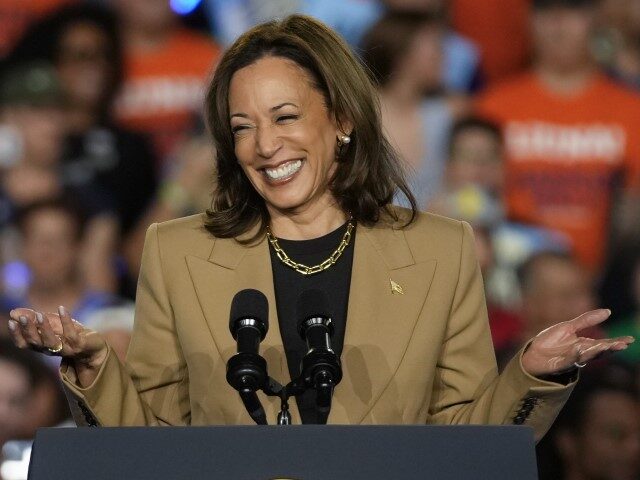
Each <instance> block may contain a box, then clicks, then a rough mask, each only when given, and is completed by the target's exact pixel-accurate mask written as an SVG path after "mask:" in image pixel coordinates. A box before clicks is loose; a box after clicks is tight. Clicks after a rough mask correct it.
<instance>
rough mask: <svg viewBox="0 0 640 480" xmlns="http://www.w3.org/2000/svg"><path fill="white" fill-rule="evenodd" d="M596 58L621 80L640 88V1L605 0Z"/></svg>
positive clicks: (631, 86) (596, 44) (597, 40)
mask: <svg viewBox="0 0 640 480" xmlns="http://www.w3.org/2000/svg"><path fill="white" fill-rule="evenodd" d="M598 20H599V29H598V30H599V31H598V35H597V36H596V39H595V42H594V43H595V50H596V58H597V59H598V60H599V62H600V63H601V64H602V65H603V67H604V68H605V69H606V71H607V72H608V73H609V74H610V75H611V76H612V77H613V78H614V79H615V80H617V81H619V82H620V83H622V84H623V85H626V86H628V87H630V88H633V89H635V90H636V91H640V3H638V2H637V1H635V0H601V1H600V9H599V11H598Z"/></svg>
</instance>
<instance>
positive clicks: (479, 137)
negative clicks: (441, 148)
mask: <svg viewBox="0 0 640 480" xmlns="http://www.w3.org/2000/svg"><path fill="white" fill-rule="evenodd" d="M447 151H448V159H447V163H446V170H445V174H444V182H443V191H442V192H441V193H440V195H439V196H440V198H442V197H443V196H444V197H446V196H447V194H448V193H452V192H456V191H458V190H460V189H463V188H466V187H470V186H471V187H477V188H479V189H481V190H482V191H484V192H486V193H487V194H489V195H491V196H492V197H493V198H495V199H500V198H501V197H502V194H503V191H504V158H503V156H504V150H503V144H502V133H501V131H500V128H499V127H498V126H497V125H496V124H494V123H492V122H490V121H487V120H484V119H482V118H478V117H473V116H465V117H463V118H461V119H460V120H458V121H456V122H455V123H454V124H453V126H452V128H451V134H450V136H449V141H448V145H447ZM442 200H444V198H442ZM434 202H435V201H434ZM436 203H437V202H436ZM433 206H434V204H431V205H430V206H429V208H430V209H432V208H433Z"/></svg>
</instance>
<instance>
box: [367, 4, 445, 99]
mask: <svg viewBox="0 0 640 480" xmlns="http://www.w3.org/2000/svg"><path fill="white" fill-rule="evenodd" d="M426 27H429V28H433V29H441V28H442V21H441V19H440V17H438V16H436V15H434V14H430V13H418V12H411V11H390V12H387V13H386V14H385V15H384V16H383V17H382V18H381V19H380V20H378V21H377V22H376V23H375V24H374V25H373V26H372V27H371V28H370V29H369V30H368V31H367V33H366V34H365V36H364V38H363V39H362V44H361V49H362V59H363V61H364V62H365V63H366V64H367V66H368V67H369V68H370V69H371V71H372V73H373V75H374V78H375V80H376V82H377V83H378V85H380V86H382V87H384V86H385V85H386V84H387V83H388V82H389V80H390V79H391V77H392V75H393V73H394V72H395V71H396V66H397V64H398V62H400V61H401V60H402V58H403V57H404V56H405V55H406V54H407V49H408V46H409V45H410V44H411V42H413V40H414V38H415V37H416V35H417V34H418V32H420V31H421V30H422V29H423V28H426Z"/></svg>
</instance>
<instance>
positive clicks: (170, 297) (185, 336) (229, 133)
mask: <svg viewBox="0 0 640 480" xmlns="http://www.w3.org/2000/svg"><path fill="white" fill-rule="evenodd" d="M207 108H208V119H209V127H210V130H211V132H212V133H213V138H214V141H215V145H216V148H217V157H216V164H217V172H218V173H217V174H218V178H217V182H216V183H217V187H216V190H215V191H214V194H213V203H212V206H211V208H210V209H209V211H207V212H206V213H204V214H200V215H195V216H191V217H187V218H183V219H178V220H173V221H170V222H166V223H162V224H159V225H152V226H151V227H150V228H149V230H148V233H147V238H146V243H145V248H144V253H143V259H142V268H141V273H140V279H139V282H138V292H137V297H136V316H135V327H134V332H133V336H132V339H131V345H130V348H129V352H128V354H127V359H126V366H123V365H122V364H120V362H119V360H118V358H117V357H116V355H115V354H114V353H113V349H112V348H111V347H110V346H109V345H108V343H107V342H105V340H104V338H103V337H102V336H101V335H99V334H98V333H96V332H93V331H91V330H89V329H87V328H85V327H84V326H82V325H80V324H79V323H77V322H73V321H72V319H71V318H70V316H69V315H68V313H67V312H66V310H65V309H64V308H61V309H60V310H59V313H58V314H57V315H54V314H47V315H43V314H42V313H40V312H34V311H32V310H28V309H23V308H21V309H15V310H13V311H12V312H11V317H12V320H11V321H10V323H9V328H10V330H11V333H12V335H13V338H14V341H15V342H16V344H18V345H19V346H22V347H29V348H33V349H36V350H40V351H45V352H47V353H51V354H57V355H61V356H62V357H64V358H63V362H62V369H61V373H62V378H63V381H64V384H65V387H66V388H67V390H68V391H69V394H70V398H72V399H73V400H74V403H76V402H77V404H79V405H80V411H81V412H80V411H79V412H77V413H79V414H78V415H76V420H77V421H78V422H79V423H82V424H87V423H88V424H93V425H107V426H115V425H187V424H190V425H207V424H243V423H251V422H252V417H251V416H250V415H249V413H248V412H247V409H246V408H244V406H243V403H242V402H241V401H240V399H239V398H238V393H237V391H236V390H234V389H233V388H232V387H231V386H229V385H228V384H227V377H226V373H227V365H228V362H229V360H230V358H231V357H233V356H234V354H235V353H236V351H237V347H238V345H237V344H236V342H235V341H234V338H233V337H232V335H231V334H230V333H229V322H228V321H227V319H228V318H229V310H230V305H231V304H232V300H233V302H234V305H235V304H236V302H235V296H236V294H237V293H238V292H239V291H243V290H245V289H255V290H259V291H261V292H264V296H265V297H266V298H267V301H268V302H267V303H268V306H267V305H266V304H265V305H264V310H268V312H269V313H268V316H269V317H270V318H271V321H270V322H268V323H269V324H270V325H271V329H270V330H269V331H268V333H267V332H266V327H265V328H264V329H263V330H262V331H261V333H264V339H263V340H262V343H261V344H260V352H261V353H262V354H263V355H264V359H265V364H266V365H267V366H268V372H269V375H271V376H272V377H273V378H275V379H276V380H277V381H278V382H279V383H281V384H283V385H284V384H287V383H288V382H289V381H290V380H291V379H296V378H298V379H300V378H302V380H301V381H304V386H305V388H306V391H305V392H304V393H301V394H299V395H297V396H296V403H295V404H294V405H292V406H291V417H292V420H293V422H294V423H325V422H328V423H339V424H425V423H440V424H453V423H493V424H528V425H530V426H532V427H533V428H534V430H535V432H536V435H537V437H538V438H540V437H541V436H542V435H543V434H544V433H545V432H546V430H547V429H548V428H549V426H550V424H551V422H552V421H553V419H554V418H555V417H556V415H557V413H558V410H559V409H560V408H561V406H562V405H563V403H564V401H565V400H566V399H567V397H568V395H569V392H570V391H571V388H572V386H573V384H574V381H575V378H576V377H577V375H576V372H577V371H578V368H580V367H582V366H584V362H587V361H588V360H590V359H592V358H594V357H595V356H597V355H599V354H601V353H602V352H604V351H607V350H610V351H615V350H622V349H624V348H626V346H627V344H628V343H630V342H631V341H632V338H630V337H621V338H617V339H604V340H593V339H590V338H585V337H581V336H579V332H580V330H582V329H583V328H586V327H589V326H592V325H595V324H597V323H600V322H602V321H604V320H605V319H606V318H607V317H608V316H609V312H608V311H606V310H595V311H592V312H588V313H585V314H583V315H581V316H579V317H577V318H575V319H573V320H569V319H567V320H568V321H565V322H562V323H560V324H558V325H555V326H553V327H551V328H548V329H546V330H545V331H543V332H542V333H540V334H538V335H537V336H536V337H535V338H533V339H532V340H530V341H529V342H528V343H527V345H526V346H523V348H522V349H521V350H520V352H518V354H517V355H516V357H515V358H514V359H513V360H512V361H511V362H510V363H509V364H508V365H507V367H506V368H505V370H504V372H503V373H502V374H501V375H498V372H497V368H496V362H495V356H494V353H493V348H492V344H491V335H490V332H489V327H488V322H487V313H486V306H485V299H484V293H483V291H484V290H483V285H482V277H481V274H480V269H479V268H478V262H477V260H476V258H475V253H474V241H473V234H472V232H471V229H470V227H469V226H468V225H467V224H465V223H462V222H458V221H455V220H451V219H446V218H442V217H438V216H435V215H431V214H427V213H421V212H417V211H416V209H415V201H414V200H413V197H412V196H411V194H410V193H409V191H408V189H407V186H406V182H405V180H404V176H403V171H402V168H401V166H400V163H399V161H398V157H397V155H396V153H395V152H394V151H393V149H392V148H391V147H390V146H389V143H388V142H387V140H386V139H385V136H384V134H383V133H382V129H381V126H380V115H379V110H378V103H377V98H376V96H375V93H374V88H373V85H372V83H371V81H370V80H369V77H368V75H367V73H366V71H365V70H364V69H363V67H362V66H361V65H360V63H359V62H358V61H357V59H356V58H355V57H354V56H353V55H352V54H351V52H350V51H349V49H348V48H347V47H346V46H345V44H344V43H343V41H342V40H341V39H340V38H339V37H338V36H337V35H336V34H335V33H333V32H332V31H331V30H329V29H328V28H327V27H325V26H324V25H322V24H320V23H319V22H317V21H315V20H313V19H311V18H308V17H304V16H297V15H294V16H291V17H288V18H286V19H284V20H282V21H278V22H269V23H266V24H263V25H259V26H257V27H255V28H254V29H252V30H250V31H249V32H247V33H246V34H244V35H243V36H242V37H241V38H240V39H238V40H237V42H236V43H235V44H234V45H233V46H231V47H230V49H229V50H228V51H227V52H226V53H225V55H224V56H223V58H222V60H221V62H220V64H219V65H218V67H217V70H216V73H215V76H214V78H213V80H212V82H211V85H210V88H209V92H208V95H207ZM398 191H401V192H403V193H404V194H405V195H406V196H407V197H408V198H409V203H411V204H412V205H413V208H412V209H401V208H398V207H394V206H393V205H391V201H392V199H393V198H394V195H395V194H396V193H397V192H398ZM325 297H326V298H327V299H330V302H329V301H328V300H327V302H326V303H329V304H328V305H323V302H322V301H320V299H322V298H325ZM316 300H317V301H316ZM305 302H306V303H305ZM240 303H242V302H240ZM249 303H250V302H249ZM262 303H265V302H262ZM297 304H298V306H299V307H300V312H298V311H297V310H296V305H297ZM309 304H313V305H311V306H310V305H309ZM246 306H247V305H243V307H246ZM311 307H313V314H314V315H315V314H316V313H317V312H319V311H320V310H322V311H323V312H327V313H323V314H322V315H323V316H329V317H331V320H330V324H331V327H332V328H331V329H329V327H328V326H327V325H325V326H327V329H329V330H331V331H332V334H333V337H332V339H331V347H332V349H333V352H335V355H336V358H334V357H332V359H333V360H332V362H336V364H337V365H339V364H340V362H341V364H342V377H341V378H342V380H341V382H340V383H339V384H335V383H330V385H329V386H330V391H331V392H332V395H333V399H332V401H331V402H330V405H331V409H330V413H329V411H328V410H327V409H326V408H324V406H325V405H326V404H325V403H323V402H324V401H326V398H321V395H320V393H319V390H320V387H319V384H318V383H313V382H312V381H310V380H307V377H305V376H303V377H301V364H302V365H303V367H304V365H305V359H308V357H307V355H309V353H308V352H309V349H308V347H307V345H306V343H305V341H304V340H303V339H302V338H301V337H300V335H299V327H298V325H300V326H301V327H300V329H301V330H302V332H303V333H304V332H305V331H306V330H305V328H306V327H305V325H307V324H305V323H304V322H306V321H309V320H314V321H315V320H317V318H316V317H309V316H305V315H303V314H304V313H305V312H306V313H307V314H311V313H312V312H309V311H307V310H309V309H311ZM316 308H317V309H319V310H317V311H316V310H315V309H316ZM234 311H235V310H234ZM301 312H302V313H301ZM318 314H319V313H318ZM251 318H253V317H251ZM309 328H311V327H309ZM312 352H313V350H312ZM338 359H340V360H338ZM331 365H334V363H332V364H331ZM322 391H323V392H325V393H326V389H323V390H322ZM316 394H317V395H316ZM258 398H259V399H260V401H261V402H262V404H263V405H264V410H265V412H266V418H275V417H276V414H277V413H278V411H279V410H280V406H281V402H280V399H279V398H275V397H266V396H263V395H262V393H260V396H259V397H258ZM329 398H330V395H329ZM263 418H265V417H262V419H263ZM260 421H262V420H260Z"/></svg>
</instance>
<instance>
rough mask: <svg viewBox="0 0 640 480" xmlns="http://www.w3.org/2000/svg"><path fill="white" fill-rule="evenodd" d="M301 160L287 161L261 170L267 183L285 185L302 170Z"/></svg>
mask: <svg viewBox="0 0 640 480" xmlns="http://www.w3.org/2000/svg"><path fill="white" fill-rule="evenodd" d="M302 164H303V160H302V159H298V160H288V161H285V162H283V163H280V164H279V165H275V166H272V167H265V168H263V169H262V172H263V173H264V176H265V178H266V179H267V181H268V182H269V183H271V184H274V185H281V184H283V183H287V182H289V181H291V180H293V178H294V177H295V176H296V174H297V173H298V172H299V171H300V169H301V168H302Z"/></svg>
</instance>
